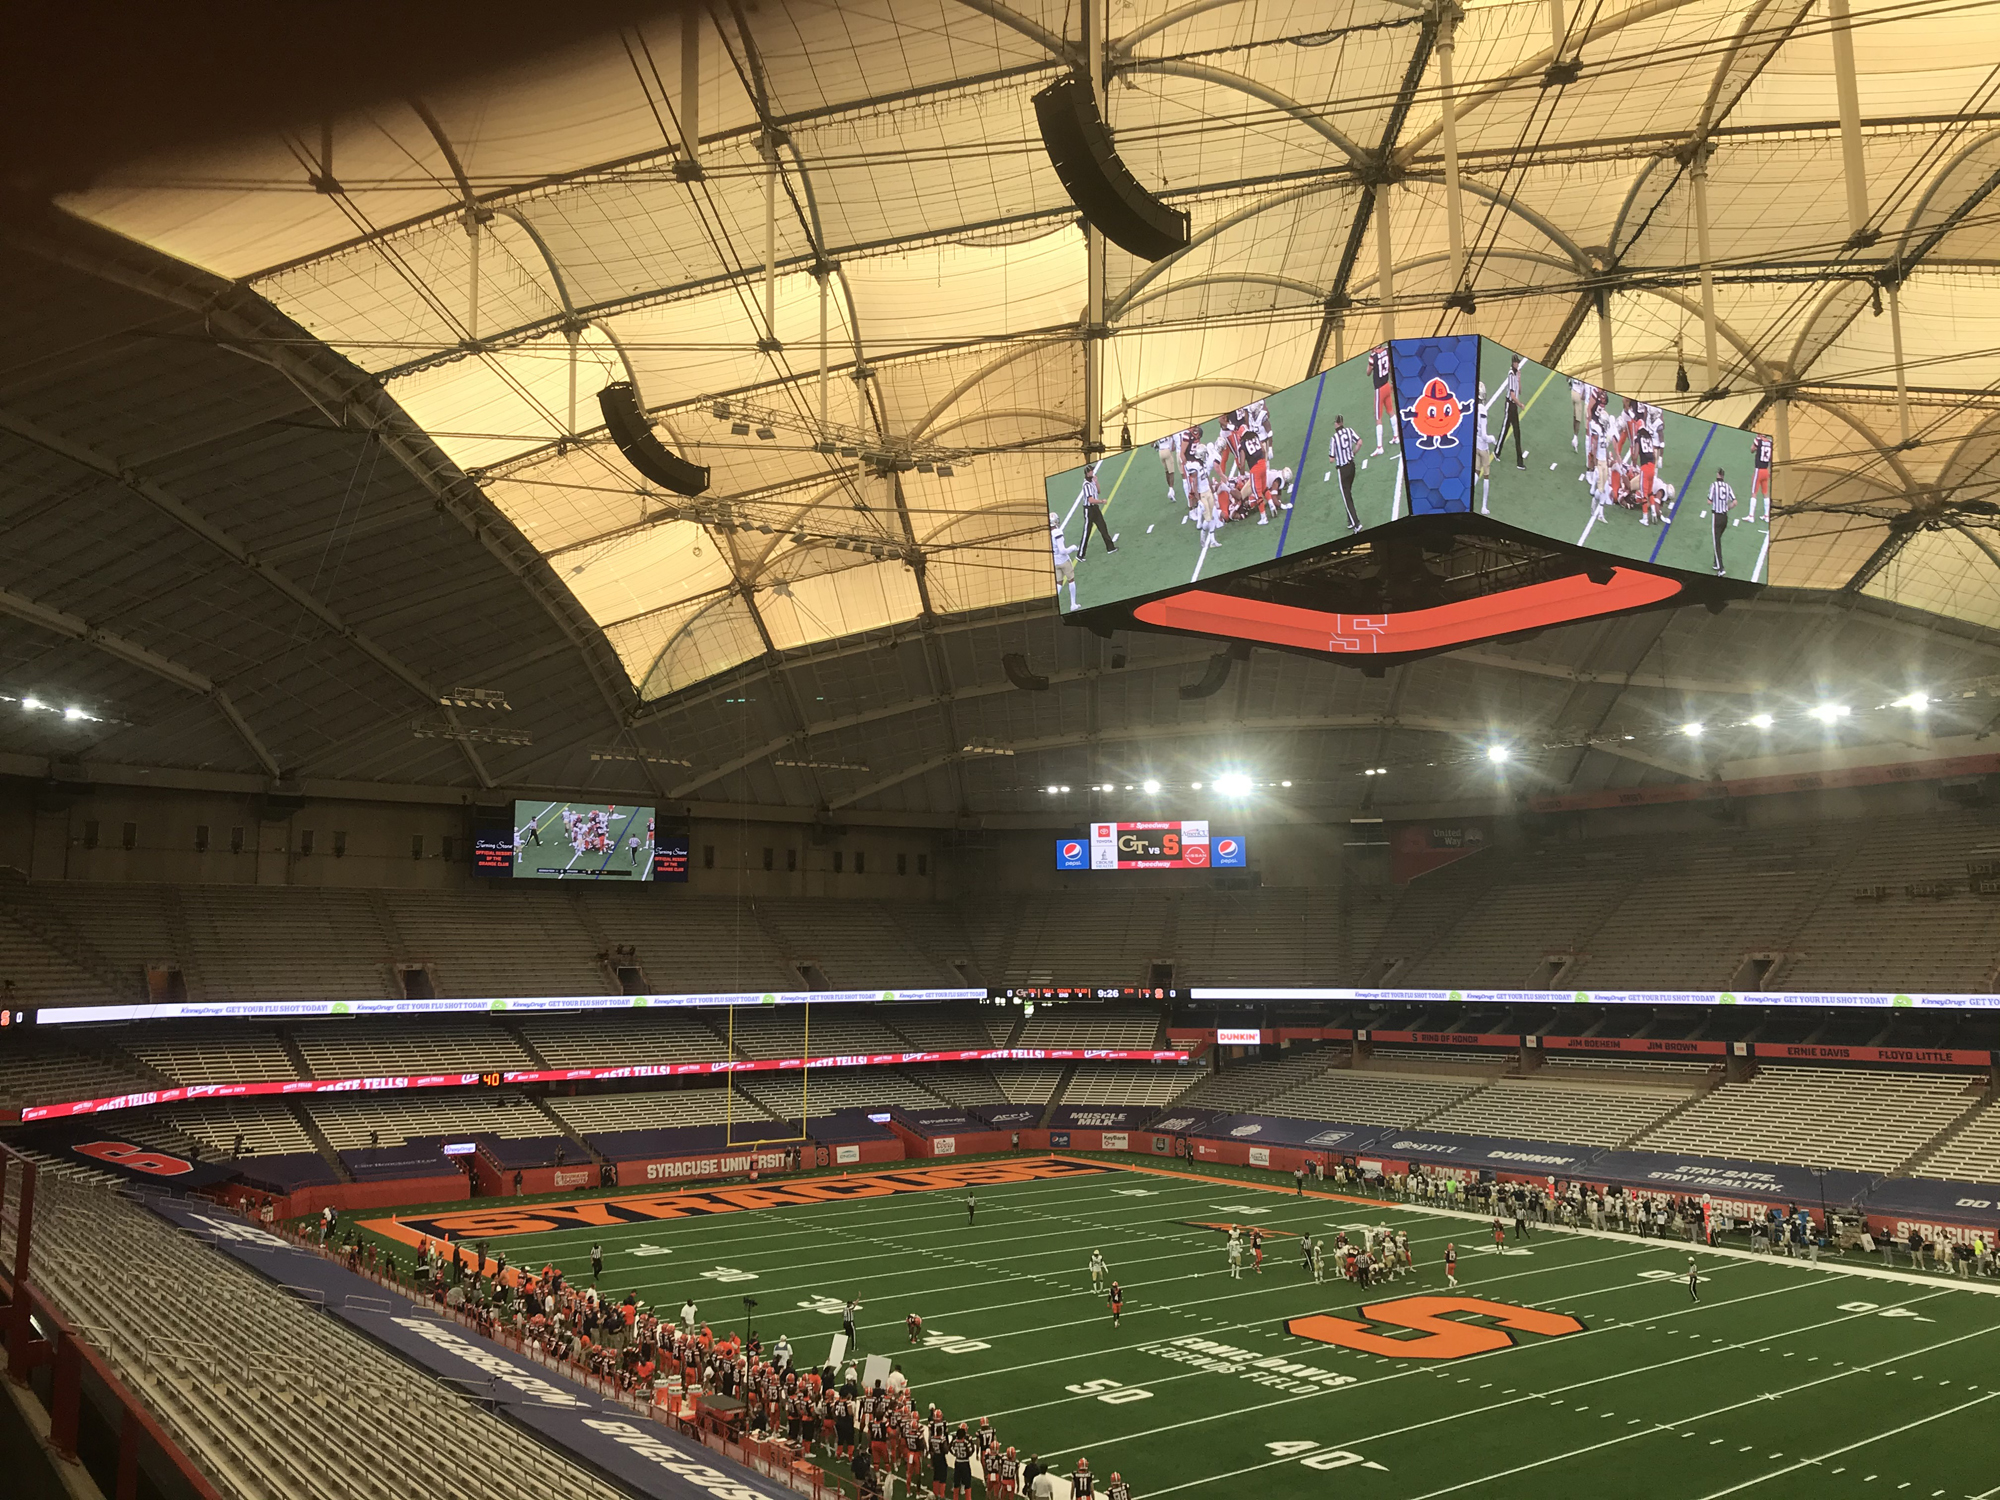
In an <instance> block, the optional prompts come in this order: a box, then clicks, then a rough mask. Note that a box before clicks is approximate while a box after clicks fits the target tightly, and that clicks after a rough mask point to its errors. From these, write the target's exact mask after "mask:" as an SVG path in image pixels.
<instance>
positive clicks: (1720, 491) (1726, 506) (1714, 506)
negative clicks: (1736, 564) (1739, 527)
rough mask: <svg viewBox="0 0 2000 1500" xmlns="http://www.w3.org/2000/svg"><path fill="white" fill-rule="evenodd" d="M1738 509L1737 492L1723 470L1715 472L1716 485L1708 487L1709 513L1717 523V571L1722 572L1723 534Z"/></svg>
mask: <svg viewBox="0 0 2000 1500" xmlns="http://www.w3.org/2000/svg"><path fill="white" fill-rule="evenodd" d="M1735 508H1736V491H1734V490H1732V489H1731V488H1730V487H1729V480H1728V479H1727V478H1726V477H1724V475H1723V472H1722V470H1720V469H1717V470H1716V471H1715V483H1714V484H1711V485H1710V486H1709V487H1708V513H1709V515H1710V516H1711V517H1713V518H1714V521H1715V571H1716V573H1717V575H1718V576H1719V575H1720V574H1721V572H1722V533H1723V532H1725V531H1727V530H1728V529H1729V513H1730V511H1732V510H1734V509H1735Z"/></svg>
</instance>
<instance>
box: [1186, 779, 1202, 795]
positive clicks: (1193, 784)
mask: <svg viewBox="0 0 2000 1500" xmlns="http://www.w3.org/2000/svg"><path fill="white" fill-rule="evenodd" d="M1188 785H1189V786H1191V787H1193V788H1194V789H1195V790H1196V791H1197V792H1198V791H1200V790H1201V783H1200V782H1199V781H1190V782H1189V783H1188Z"/></svg>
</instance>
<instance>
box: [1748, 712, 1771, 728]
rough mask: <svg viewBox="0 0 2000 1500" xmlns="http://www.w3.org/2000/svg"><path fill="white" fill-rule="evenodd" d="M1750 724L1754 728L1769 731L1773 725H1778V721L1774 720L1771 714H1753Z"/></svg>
mask: <svg viewBox="0 0 2000 1500" xmlns="http://www.w3.org/2000/svg"><path fill="white" fill-rule="evenodd" d="M1749 722H1750V724H1751V726H1752V727H1753V728H1756V729H1769V728H1770V727H1771V726H1772V725H1773V724H1775V723H1777V722H1778V721H1777V720H1776V719H1774V718H1772V717H1771V716H1770V715H1769V714H1752V715H1750V720H1749Z"/></svg>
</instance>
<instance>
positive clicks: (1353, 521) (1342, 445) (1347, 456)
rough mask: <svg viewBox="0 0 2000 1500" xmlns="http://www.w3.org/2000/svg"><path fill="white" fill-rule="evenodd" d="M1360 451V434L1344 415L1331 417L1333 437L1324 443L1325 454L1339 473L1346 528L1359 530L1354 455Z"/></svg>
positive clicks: (1359, 521)
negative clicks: (1355, 496) (1350, 425)
mask: <svg viewBox="0 0 2000 1500" xmlns="http://www.w3.org/2000/svg"><path fill="white" fill-rule="evenodd" d="M1360 451H1361V434H1360V433H1358V432H1356V431H1355V430H1354V429H1353V428H1352V427H1349V426H1348V425H1347V419H1346V418H1345V417H1341V416H1336V417H1335V418H1334V419H1333V437H1332V438H1331V439H1329V440H1328V442H1327V445H1326V456H1327V457H1328V458H1329V459H1331V460H1332V461H1333V466H1334V468H1335V469H1336V470H1338V471H1339V474H1340V498H1341V501H1342V502H1343V503H1344V504H1345V505H1346V506H1347V529H1348V530H1349V531H1359V530H1360V529H1361V517H1360V516H1358V515H1356V514H1355V512H1354V455H1355V454H1356V453H1359V452H1360Z"/></svg>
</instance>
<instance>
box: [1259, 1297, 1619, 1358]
mask: <svg viewBox="0 0 2000 1500" xmlns="http://www.w3.org/2000/svg"><path fill="white" fill-rule="evenodd" d="M1447 1313H1474V1314H1482V1315H1484V1316H1486V1317H1489V1318H1491V1319H1493V1321H1494V1322H1495V1323H1497V1324H1498V1325H1499V1327H1497V1328H1496V1327H1491V1326H1488V1325H1486V1324H1483V1323H1460V1322H1456V1321H1454V1320H1453V1319H1451V1318H1448V1317H1446V1316H1445V1314H1447ZM1361 1315H1362V1316H1363V1317H1365V1318H1367V1319H1368V1320H1369V1322H1368V1323H1356V1322H1353V1321H1351V1320H1349V1319H1347V1318H1336V1317H1332V1316H1330V1315H1328V1314H1326V1313H1314V1314H1313V1315H1312V1316H1310V1317H1304V1318H1292V1319H1289V1320H1287V1322H1286V1323H1285V1332H1287V1333H1290V1334H1293V1335H1295V1336H1297V1337H1299V1338H1302V1339H1313V1340H1316V1341H1317V1342H1319V1343H1322V1344H1333V1345H1335V1346H1337V1347H1339V1348H1342V1349H1357V1350H1359V1351H1361V1352H1362V1353H1364V1354H1381V1355H1387V1356H1390V1357H1392V1358H1395V1359H1464V1358H1466V1357H1467V1356H1468V1355H1472V1354H1490V1353H1491V1352H1492V1351H1493V1350H1495V1349H1505V1348H1508V1347H1509V1346H1510V1345H1512V1344H1513V1342H1514V1338H1513V1334H1512V1333H1509V1332H1508V1331H1507V1330H1509V1329H1512V1330H1514V1332H1517V1333H1538V1334H1543V1335H1545V1336H1547V1337H1550V1338H1555V1337H1559V1336H1561V1335H1563V1334H1566V1333H1581V1332H1583V1326H1584V1325H1583V1324H1582V1323H1581V1322H1580V1321H1579V1320H1577V1319H1575V1318H1572V1317H1570V1316H1569V1315H1567V1314H1566V1313H1552V1312H1544V1311H1543V1310H1542V1309H1540V1308H1536V1307H1515V1306H1513V1305H1511V1304H1509V1303H1506V1302H1490V1301H1488V1300H1487V1299H1486V1298H1484V1297H1400V1298H1397V1299H1396V1300H1395V1301H1393V1302H1374V1303H1370V1304H1369V1305H1368V1306H1366V1307H1364V1308H1362V1309H1361ZM1369 1323H1375V1324H1384V1325H1387V1326H1388V1327H1390V1328H1406V1329H1409V1330H1411V1331H1413V1332H1416V1333H1420V1334H1422V1335H1423V1337H1421V1338H1392V1337H1390V1336H1389V1335H1388V1334H1386V1333H1377V1332H1375V1331H1374V1329H1372V1328H1371V1327H1370V1326H1369Z"/></svg>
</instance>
